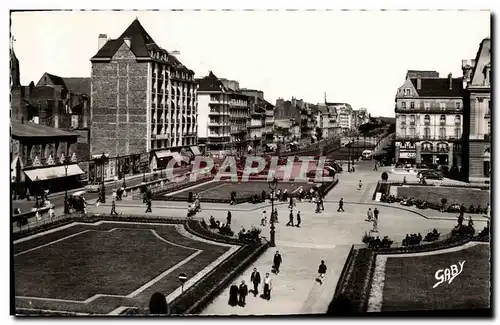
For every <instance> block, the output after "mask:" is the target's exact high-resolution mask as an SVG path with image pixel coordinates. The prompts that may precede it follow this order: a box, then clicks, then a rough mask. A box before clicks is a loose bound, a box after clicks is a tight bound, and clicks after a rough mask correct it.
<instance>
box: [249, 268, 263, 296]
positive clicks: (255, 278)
mask: <svg viewBox="0 0 500 325" xmlns="http://www.w3.org/2000/svg"><path fill="white" fill-rule="evenodd" d="M260 281H261V279H260V273H259V271H257V268H254V269H253V272H252V274H251V275H250V282H252V283H253V292H252V293H253V296H254V297H255V296H257V295H258V294H259V284H260Z"/></svg>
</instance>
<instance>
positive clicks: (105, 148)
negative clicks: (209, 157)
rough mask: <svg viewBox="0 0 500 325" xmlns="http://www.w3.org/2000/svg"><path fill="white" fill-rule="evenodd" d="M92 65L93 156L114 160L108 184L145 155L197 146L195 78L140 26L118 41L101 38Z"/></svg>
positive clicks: (134, 24)
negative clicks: (111, 178) (103, 156)
mask: <svg viewBox="0 0 500 325" xmlns="http://www.w3.org/2000/svg"><path fill="white" fill-rule="evenodd" d="M90 61H91V63H92V72H91V119H92V124H91V146H90V150H91V154H92V156H93V157H101V156H102V155H103V154H104V155H109V156H110V157H111V158H114V159H110V160H109V164H108V165H107V166H106V168H105V175H104V178H110V177H114V176H115V175H118V176H120V174H121V173H120V171H121V170H123V169H124V168H123V167H126V168H125V169H126V170H130V171H131V172H134V169H137V165H138V160H140V159H141V158H140V155H141V154H143V155H144V154H145V153H149V154H150V155H152V152H154V151H161V150H165V151H168V149H169V148H172V149H173V148H176V149H179V148H181V147H189V146H196V143H197V133H198V130H197V123H198V114H197V98H196V82H195V79H194V72H193V71H192V70H190V69H188V68H187V67H185V66H184V65H183V64H182V63H181V62H180V61H179V60H178V59H177V58H176V57H175V56H174V55H173V54H172V53H169V52H168V51H167V50H165V49H163V48H161V47H160V46H158V45H157V44H156V43H155V41H154V40H153V38H152V37H151V36H150V35H149V34H148V33H147V32H146V30H145V29H144V27H143V26H142V25H141V23H140V22H139V20H137V19H135V20H134V21H133V22H132V24H131V25H130V26H129V27H128V28H127V29H126V30H125V31H124V32H123V34H122V35H121V36H120V37H118V38H117V39H107V36H106V35H104V34H101V35H99V38H98V51H97V54H96V55H95V56H94V57H92V58H91V60H90ZM150 158H151V157H150ZM142 160H144V159H142ZM146 160H148V159H146ZM141 163H142V164H143V165H144V161H143V162H141ZM146 164H147V161H146ZM130 167H132V168H130Z"/></svg>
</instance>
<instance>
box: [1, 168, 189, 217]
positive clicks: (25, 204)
mask: <svg viewBox="0 0 500 325" xmlns="http://www.w3.org/2000/svg"><path fill="white" fill-rule="evenodd" d="M186 170H187V169H185V168H183V169H180V168H179V169H178V171H176V172H175V173H176V174H177V173H181V172H185V171H186ZM153 174H155V173H147V174H146V176H147V177H151V175H153ZM156 174H158V172H156ZM164 175H165V174H164ZM142 179H143V174H138V175H133V176H127V178H126V179H125V184H126V186H127V187H130V186H135V185H138V184H140V183H142ZM122 184H123V180H118V181H116V182H115V181H109V182H106V183H105V185H104V186H105V190H106V196H110V195H112V194H113V191H114V190H115V189H117V188H119V187H120V186H122ZM84 190H85V187H83V188H78V189H72V190H70V191H68V195H70V194H71V193H74V192H77V191H84ZM98 195H99V194H98V193H86V194H85V199H86V200H87V201H88V202H95V200H97V196H98ZM30 199H31V200H30V201H27V200H13V201H12V207H11V208H12V210H14V209H16V208H19V209H21V212H27V211H30V210H31V209H32V208H33V207H34V205H35V202H36V201H35V198H34V197H31V198H30ZM49 201H50V203H51V204H53V205H54V206H55V207H56V208H61V207H64V192H58V193H52V194H50V193H49Z"/></svg>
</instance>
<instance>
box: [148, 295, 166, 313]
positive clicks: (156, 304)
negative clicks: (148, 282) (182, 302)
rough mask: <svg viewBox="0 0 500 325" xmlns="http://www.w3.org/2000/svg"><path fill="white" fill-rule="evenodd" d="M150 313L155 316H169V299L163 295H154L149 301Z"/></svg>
mask: <svg viewBox="0 0 500 325" xmlns="http://www.w3.org/2000/svg"><path fill="white" fill-rule="evenodd" d="M149 312H150V313H151V314H153V315H168V304H167V299H166V298H165V295H164V294H163V293H161V292H155V293H153V295H152V296H151V299H150V300H149Z"/></svg>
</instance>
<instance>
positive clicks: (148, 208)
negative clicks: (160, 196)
mask: <svg viewBox="0 0 500 325" xmlns="http://www.w3.org/2000/svg"><path fill="white" fill-rule="evenodd" d="M148 212H149V213H153V211H152V210H151V200H147V201H146V213H148Z"/></svg>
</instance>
